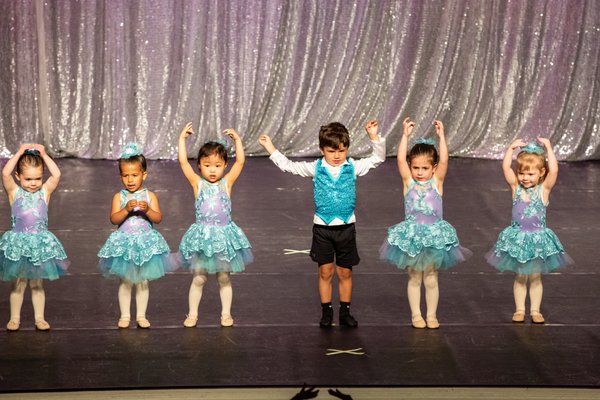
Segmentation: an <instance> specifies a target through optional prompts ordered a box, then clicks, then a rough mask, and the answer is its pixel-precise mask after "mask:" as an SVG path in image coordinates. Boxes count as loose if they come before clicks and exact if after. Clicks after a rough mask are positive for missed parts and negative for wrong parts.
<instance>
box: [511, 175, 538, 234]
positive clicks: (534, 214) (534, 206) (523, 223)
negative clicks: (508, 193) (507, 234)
mask: <svg viewBox="0 0 600 400" xmlns="http://www.w3.org/2000/svg"><path fill="white" fill-rule="evenodd" d="M512 225H513V226H517V227H519V228H520V229H521V230H523V231H526V232H535V231H539V230H542V229H545V228H546V206H545V205H544V202H543V201H542V186H541V185H537V186H535V187H532V188H529V189H525V188H523V187H522V186H521V185H518V186H517V190H516V191H515V197H514V199H513V202H512Z"/></svg>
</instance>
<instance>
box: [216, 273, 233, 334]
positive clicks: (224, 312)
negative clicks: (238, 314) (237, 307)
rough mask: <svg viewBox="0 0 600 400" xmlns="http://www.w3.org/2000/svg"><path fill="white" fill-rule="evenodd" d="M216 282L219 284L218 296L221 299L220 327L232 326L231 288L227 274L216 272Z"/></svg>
mask: <svg viewBox="0 0 600 400" xmlns="http://www.w3.org/2000/svg"><path fill="white" fill-rule="evenodd" d="M217 281H218V282H219V296H220V297H221V325H223V326H232V325H233V319H232V318H231V302H232V301H233V288H232V287H231V279H230V276H229V272H218V273H217Z"/></svg>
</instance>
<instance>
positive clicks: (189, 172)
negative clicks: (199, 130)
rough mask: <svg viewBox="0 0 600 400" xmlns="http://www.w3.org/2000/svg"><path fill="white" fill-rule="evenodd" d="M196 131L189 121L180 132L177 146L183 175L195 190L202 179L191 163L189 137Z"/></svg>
mask: <svg viewBox="0 0 600 400" xmlns="http://www.w3.org/2000/svg"><path fill="white" fill-rule="evenodd" d="M193 133H194V129H193V128H192V123H191V122H188V123H187V124H186V125H185V126H184V127H183V128H182V129H181V133H180V134H179V142H178V146H177V159H178V160H179V165H180V166H181V170H182V171H183V175H185V177H186V178H187V180H188V182H189V183H190V185H192V187H193V188H194V190H196V188H197V187H198V182H199V180H200V176H199V175H198V174H196V172H194V169H193V168H192V166H191V165H190V162H189V161H188V156H187V145H186V140H187V138H188V137H189V136H190V135H192V134H193Z"/></svg>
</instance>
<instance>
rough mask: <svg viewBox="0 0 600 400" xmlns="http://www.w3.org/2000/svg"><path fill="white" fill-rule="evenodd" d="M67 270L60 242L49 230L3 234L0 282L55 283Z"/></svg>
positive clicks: (0, 251)
mask: <svg viewBox="0 0 600 400" xmlns="http://www.w3.org/2000/svg"><path fill="white" fill-rule="evenodd" d="M68 267H69V261H68V260H67V255H66V254H65V250H64V249H63V247H62V245H61V244H60V241H59V240H58V238H57V237H56V236H54V234H53V233H52V232H50V231H44V232H40V233H20V232H13V231H7V232H5V233H4V235H2V239H0V279H2V280H4V281H10V280H14V279H17V278H24V279H49V280H55V279H58V278H59V277H61V276H63V275H64V274H65V272H66V270H67V268H68Z"/></svg>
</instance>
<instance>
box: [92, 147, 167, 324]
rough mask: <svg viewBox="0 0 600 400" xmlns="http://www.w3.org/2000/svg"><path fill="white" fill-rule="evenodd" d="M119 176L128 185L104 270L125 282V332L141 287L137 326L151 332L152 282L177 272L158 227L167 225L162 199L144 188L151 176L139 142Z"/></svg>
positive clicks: (116, 202)
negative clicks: (163, 220)
mask: <svg viewBox="0 0 600 400" xmlns="http://www.w3.org/2000/svg"><path fill="white" fill-rule="evenodd" d="M119 173H120V177H121V182H122V183H123V186H124V187H125V188H124V189H123V190H121V191H120V192H118V193H116V194H115V195H114V196H113V200H112V207H111V211H110V222H111V223H112V224H113V225H118V226H119V229H117V230H116V231H114V232H113V233H112V234H111V235H110V236H109V237H108V239H107V240H106V243H105V244H104V246H102V248H101V249H100V252H99V253H98V257H100V262H99V264H98V267H99V268H100V270H101V271H102V272H103V273H104V275H105V276H107V277H113V276H116V277H118V278H120V279H121V283H120V285H119V308H120V311H121V317H120V318H119V321H118V323H117V326H118V327H119V328H122V329H124V328H128V327H129V323H130V320H131V311H130V308H131V293H132V289H133V286H134V285H135V290H136V293H135V302H136V322H137V326H138V327H139V328H144V329H145V328H149V327H150V322H149V321H148V319H147V318H146V310H147V308H148V299H149V295H150V288H149V286H148V281H150V280H153V279H158V278H160V277H162V276H164V275H165V272H166V271H169V270H171V269H172V263H171V261H170V257H169V255H170V249H169V245H168V244H167V242H166V241H165V239H164V238H163V237H162V235H161V234H160V233H159V232H158V231H156V230H155V229H154V228H153V224H158V223H160V222H161V221H162V213H161V211H160V206H159V205H158V198H157V197H156V195H155V194H154V193H153V192H151V191H149V190H148V189H146V188H144V187H142V186H143V184H144V181H145V180H146V178H147V176H148V172H146V158H145V157H144V155H143V154H142V151H141V150H140V149H139V147H138V146H137V145H136V144H135V143H129V144H127V145H126V146H125V150H124V151H123V153H122V154H121V157H120V158H119Z"/></svg>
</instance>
